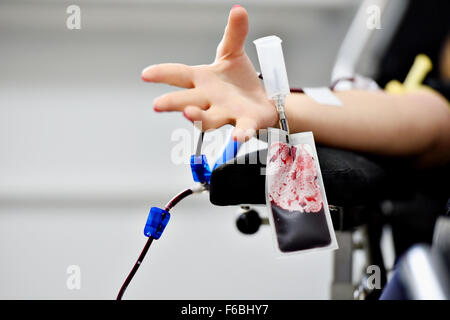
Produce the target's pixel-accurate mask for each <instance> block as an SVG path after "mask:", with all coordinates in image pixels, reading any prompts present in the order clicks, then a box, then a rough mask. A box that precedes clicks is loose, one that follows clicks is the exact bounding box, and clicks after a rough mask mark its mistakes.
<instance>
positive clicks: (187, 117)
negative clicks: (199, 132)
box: [183, 111, 192, 122]
mask: <svg viewBox="0 0 450 320" xmlns="http://www.w3.org/2000/svg"><path fill="white" fill-rule="evenodd" d="M183 116H184V117H185V118H186V119H188V120H189V121H191V122H192V119H191V118H189V116H188V115H187V114H186V112H185V111H183Z"/></svg>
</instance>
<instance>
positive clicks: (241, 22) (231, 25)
mask: <svg viewBox="0 0 450 320" xmlns="http://www.w3.org/2000/svg"><path fill="white" fill-rule="evenodd" d="M247 33H248V15H247V10H245V9H244V8H243V7H241V6H239V5H236V6H234V7H233V8H232V9H231V11H230V15H229V17H228V24H227V26H226V28H225V33H224V35H223V38H222V41H221V43H220V44H219V47H218V50H217V57H216V58H221V57H223V56H228V55H232V54H240V53H243V52H244V43H245V38H246V37H247Z"/></svg>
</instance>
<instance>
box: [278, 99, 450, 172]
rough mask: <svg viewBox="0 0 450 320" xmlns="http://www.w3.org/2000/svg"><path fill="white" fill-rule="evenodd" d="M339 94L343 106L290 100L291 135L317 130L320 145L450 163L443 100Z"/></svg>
mask: <svg viewBox="0 0 450 320" xmlns="http://www.w3.org/2000/svg"><path fill="white" fill-rule="evenodd" d="M336 95H337V96H338V97H339V99H340V100H341V101H342V102H343V104H344V106H343V107H332V106H326V105H320V104H318V103H316V102H315V101H313V100H312V99H311V98H309V97H307V96H306V95H304V94H292V95H290V96H289V97H288V100H287V109H286V112H287V116H288V120H289V125H290V128H291V131H292V132H300V131H313V132H314V136H315V139H316V140H317V141H318V142H320V143H322V144H325V145H329V146H333V147H338V148H346V149H351V150H357V151H363V152H369V153H375V154H380V155H388V156H407V157H411V158H412V160H413V162H414V163H415V164H417V165H419V166H428V165H437V164H443V163H446V162H448V161H449V160H450V108H449V107H448V104H447V102H446V100H445V99H444V98H442V97H441V96H440V95H438V94H436V93H432V92H428V91H421V92H417V93H410V94H406V95H392V94H388V93H385V92H384V91H379V92H373V91H356V90H353V91H343V92H337V93H336Z"/></svg>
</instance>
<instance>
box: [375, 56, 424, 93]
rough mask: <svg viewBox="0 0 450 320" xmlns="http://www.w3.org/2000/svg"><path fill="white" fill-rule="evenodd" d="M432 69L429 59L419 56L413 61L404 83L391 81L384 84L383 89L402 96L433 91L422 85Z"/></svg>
mask: <svg viewBox="0 0 450 320" xmlns="http://www.w3.org/2000/svg"><path fill="white" fill-rule="evenodd" d="M432 68H433V64H432V63H431V59H430V58H428V56H427V55H425V54H419V55H417V56H416V58H415V59H414V63H413V65H412V67H411V69H410V70H409V72H408V75H407V76H406V78H405V81H404V82H403V83H401V82H400V81H397V80H391V81H389V82H388V83H387V84H386V87H385V88H384V89H385V90H386V91H387V92H389V93H394V94H404V93H408V92H413V91H417V90H423V89H425V90H433V89H431V88H430V87H428V86H425V85H423V84H422V82H423V80H424V79H425V77H426V76H427V74H428V73H429V72H430V71H431V69H432Z"/></svg>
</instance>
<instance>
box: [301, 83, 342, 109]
mask: <svg viewBox="0 0 450 320" xmlns="http://www.w3.org/2000/svg"><path fill="white" fill-rule="evenodd" d="M303 92H305V94H306V95H307V96H308V97H310V98H311V99H313V100H314V101H316V102H317V103H320V104H327V105H331V106H340V107H341V106H343V103H342V101H341V100H339V98H338V97H336V96H335V95H334V94H333V92H332V91H331V90H330V88H327V87H320V88H303Z"/></svg>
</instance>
